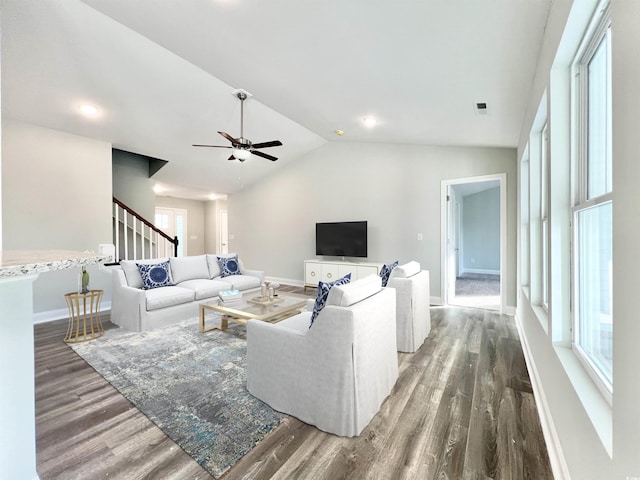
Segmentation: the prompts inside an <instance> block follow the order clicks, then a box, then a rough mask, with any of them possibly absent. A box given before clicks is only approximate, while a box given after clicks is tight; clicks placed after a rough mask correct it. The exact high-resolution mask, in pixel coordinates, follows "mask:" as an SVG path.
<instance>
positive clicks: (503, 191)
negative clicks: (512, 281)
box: [440, 173, 508, 313]
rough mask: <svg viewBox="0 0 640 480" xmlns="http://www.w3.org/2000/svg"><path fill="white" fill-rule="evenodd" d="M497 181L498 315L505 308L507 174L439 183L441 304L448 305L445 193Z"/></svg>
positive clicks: (455, 179) (447, 223)
mask: <svg viewBox="0 0 640 480" xmlns="http://www.w3.org/2000/svg"><path fill="white" fill-rule="evenodd" d="M491 180H498V181H499V182H500V313H504V312H505V311H506V308H507V291H506V290H507V289H506V285H508V278H507V270H508V269H507V174H506V173H496V174H491V175H479V176H477V177H465V178H454V179H449V180H442V181H441V182H440V234H441V236H440V275H441V278H440V289H441V290H440V296H441V298H442V303H443V304H444V305H448V303H449V297H448V295H449V292H448V290H447V288H448V283H447V282H448V281H449V278H448V268H447V255H448V251H447V232H448V230H447V229H448V227H449V210H448V208H447V192H448V190H449V187H450V186H452V185H460V184H464V183H478V182H487V181H491Z"/></svg>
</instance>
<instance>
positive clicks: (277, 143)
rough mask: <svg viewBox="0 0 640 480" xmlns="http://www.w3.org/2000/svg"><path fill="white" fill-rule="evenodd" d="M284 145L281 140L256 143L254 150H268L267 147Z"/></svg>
mask: <svg viewBox="0 0 640 480" xmlns="http://www.w3.org/2000/svg"><path fill="white" fill-rule="evenodd" d="M280 145H282V142H281V141H280V140H273V141H271V142H262V143H254V144H253V146H252V147H253V148H267V147H279V146H280Z"/></svg>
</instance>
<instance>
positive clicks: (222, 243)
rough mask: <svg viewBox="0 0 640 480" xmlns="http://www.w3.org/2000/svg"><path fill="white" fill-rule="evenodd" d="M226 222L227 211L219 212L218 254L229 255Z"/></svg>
mask: <svg viewBox="0 0 640 480" xmlns="http://www.w3.org/2000/svg"><path fill="white" fill-rule="evenodd" d="M227 221H228V219H227V211H226V210H220V225H219V228H218V231H219V232H220V235H219V236H218V252H219V253H221V254H222V253H229V225H228V223H227Z"/></svg>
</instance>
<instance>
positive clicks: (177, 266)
mask: <svg viewBox="0 0 640 480" xmlns="http://www.w3.org/2000/svg"><path fill="white" fill-rule="evenodd" d="M169 263H170V264H171V278H172V279H173V282H174V283H176V284H178V283H180V282H184V281H185V280H193V279H195V278H209V266H208V265H207V257H206V256H205V255H193V256H187V257H171V258H170V259H169Z"/></svg>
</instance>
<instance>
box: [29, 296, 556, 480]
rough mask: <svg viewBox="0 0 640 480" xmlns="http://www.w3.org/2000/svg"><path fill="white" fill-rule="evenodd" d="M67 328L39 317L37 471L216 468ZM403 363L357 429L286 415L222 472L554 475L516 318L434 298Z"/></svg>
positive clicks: (177, 475)
mask: <svg viewBox="0 0 640 480" xmlns="http://www.w3.org/2000/svg"><path fill="white" fill-rule="evenodd" d="M105 324H106V325H107V326H111V327H112V325H111V324H110V322H108V320H107V321H105ZM65 332H66V321H59V322H51V323H47V324H41V325H36V327H35V348H36V431H37V438H36V444H37V463H38V473H39V475H40V478H41V479H42V480H49V479H65V480H68V479H82V480H87V479H105V478H108V479H163V480H164V479H176V480H184V479H209V478H212V477H211V476H210V475H209V474H208V473H207V472H206V471H205V470H203V469H202V468H201V467H200V466H199V465H198V464H197V463H196V462H195V461H193V460H192V459H191V457H189V456H188V455H187V454H186V453H184V452H183V451H182V450H181V449H180V447H178V446H177V445H176V444H175V443H174V442H173V441H171V440H170V439H169V438H168V437H167V436H166V435H164V434H163V433H162V431H161V430H160V429H159V428H158V427H156V426H155V425H154V424H153V423H152V422H151V421H149V420H148V419H147V418H146V417H145V416H144V415H142V413H140V412H139V411H138V410H137V409H136V408H135V407H133V405H131V404H130V403H129V402H128V401H127V400H126V399H125V398H124V397H123V396H122V395H120V394H119V393H118V392H117V391H116V390H115V389H114V388H113V387H111V386H110V385H109V384H108V383H107V382H106V381H105V380H104V379H103V378H102V377H101V376H100V375H98V374H97V373H96V372H95V371H94V370H93V369H92V368H91V367H90V366H89V365H88V364H87V363H86V362H84V361H83V360H82V359H81V358H80V357H78V356H77V355H76V354H75V353H74V352H73V351H72V350H71V349H70V348H69V347H68V346H67V345H66V344H65V343H64V342H63V341H62V338H63V337H64V334H65ZM399 365H400V378H399V380H398V382H397V384H396V386H395V387H394V389H393V392H392V394H391V396H390V397H389V398H388V399H387V400H386V401H385V403H384V404H383V405H382V409H381V411H380V412H379V413H378V415H376V416H375V417H374V419H373V421H372V422H371V423H370V425H369V426H368V427H367V428H366V429H365V430H364V432H363V433H362V434H361V435H360V436H359V437H357V438H341V437H336V436H334V435H330V434H327V433H324V432H321V431H319V430H318V429H316V428H314V427H312V426H309V425H306V424H304V423H302V422H300V421H298V420H296V419H294V418H289V419H287V420H286V421H285V422H284V423H283V424H282V425H281V426H280V427H278V428H277V429H276V430H274V431H273V432H272V433H271V434H270V435H269V436H267V437H266V438H265V440H263V441H262V442H261V443H260V444H258V446H257V447H256V448H255V449H254V450H253V451H251V452H250V453H249V454H248V455H246V456H245V457H244V458H243V459H242V460H241V461H240V462H239V463H237V464H236V465H235V466H234V467H233V468H232V469H231V470H229V471H228V472H227V473H226V474H225V475H224V476H223V479H224V480H235V479H268V478H281V479H331V480H333V479H369V478H371V479H451V480H454V479H455V480H457V479H473V480H476V479H483V480H484V479H513V480H515V479H536V480H544V479H552V478H553V475H552V473H551V469H550V466H549V460H548V455H547V450H546V446H545V443H544V439H543V435H542V431H541V428H540V423H539V420H538V414H537V410H536V404H535V399H534V397H533V394H532V391H531V385H530V381H529V377H528V374H527V370H526V366H525V362H524V358H523V354H522V349H521V346H520V342H519V340H518V335H517V331H516V328H515V325H514V320H513V318H511V317H507V316H504V315H499V314H497V313H494V312H489V311H486V310H474V309H463V308H435V307H434V308H432V331H431V334H430V336H429V338H428V339H427V341H426V342H425V344H424V345H423V346H422V347H421V348H420V350H419V351H418V352H416V353H415V354H399Z"/></svg>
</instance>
